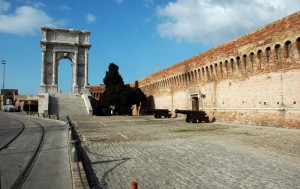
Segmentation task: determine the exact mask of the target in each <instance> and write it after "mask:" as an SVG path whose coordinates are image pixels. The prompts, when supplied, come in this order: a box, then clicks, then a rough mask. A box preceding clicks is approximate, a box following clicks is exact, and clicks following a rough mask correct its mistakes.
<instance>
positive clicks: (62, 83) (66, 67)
mask: <svg viewBox="0 0 300 189" xmlns="http://www.w3.org/2000/svg"><path fill="white" fill-rule="evenodd" d="M72 77H73V74H72V62H71V61H70V60H69V59H61V60H60V61H59V65H58V91H59V92H61V93H70V92H72V79H73V78H72Z"/></svg>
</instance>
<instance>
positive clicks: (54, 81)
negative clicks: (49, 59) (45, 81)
mask: <svg viewBox="0 0 300 189" xmlns="http://www.w3.org/2000/svg"><path fill="white" fill-rule="evenodd" d="M56 67H57V62H56V51H53V67H52V85H56V84H57V81H56V78H57V73H56V70H57V69H56Z"/></svg>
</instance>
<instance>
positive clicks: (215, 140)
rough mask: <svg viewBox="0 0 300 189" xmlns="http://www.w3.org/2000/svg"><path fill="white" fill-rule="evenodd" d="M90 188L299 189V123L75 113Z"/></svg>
mask: <svg viewBox="0 0 300 189" xmlns="http://www.w3.org/2000/svg"><path fill="white" fill-rule="evenodd" d="M76 123H77V124H78V128H77V131H78V133H79V135H80V137H81V140H83V142H82V146H83V147H84V149H85V151H86V153H87V155H88V157H89V159H90V162H91V166H92V167H91V168H90V169H89V172H88V175H89V177H90V182H91V183H92V188H113V189H115V188H130V186H131V182H132V181H133V180H135V181H137V182H138V187H139V188H141V189H145V188H151V189H152V188H156V189H158V188H163V189H169V188H172V189H174V188H176V189H177V188H280V189H281V188H300V179H299V178H300V163H299V162H300V129H298V130H297V129H286V128H275V127H262V126H253V125H239V124H225V123H201V124H187V123H185V121H184V119H179V118H178V119H154V118H152V117H149V116H146V117H125V116H124V117H121V116H120V117H115V116H114V117H88V118H84V117H81V118H78V119H77V120H76Z"/></svg>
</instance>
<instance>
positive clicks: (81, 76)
mask: <svg viewBox="0 0 300 189" xmlns="http://www.w3.org/2000/svg"><path fill="white" fill-rule="evenodd" d="M41 30H42V35H43V38H42V40H41V41H40V45H41V48H42V71H41V86H40V93H51V94H55V93H57V92H58V79H59V78H58V64H59V61H60V60H61V59H69V60H70V61H71V63H72V91H71V92H72V93H81V94H82V93H88V85H89V84H88V57H89V49H90V47H91V45H90V43H89V36H90V32H89V31H80V30H73V29H61V28H49V27H42V28H41Z"/></svg>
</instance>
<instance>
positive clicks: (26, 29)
mask: <svg viewBox="0 0 300 189" xmlns="http://www.w3.org/2000/svg"><path fill="white" fill-rule="evenodd" d="M299 10H300V1H295V0H284V1H282V0H272V1H269V0H172V1H170V0H0V59H1V60H2V59H5V60H6V62H7V64H6V77H5V80H6V81H5V88H11V89H19V93H20V94H38V92H39V86H40V82H41V76H40V75H41V49H40V45H39V41H40V40H41V32H40V28H41V26H48V27H59V28H72V29H78V30H89V31H91V37H90V43H91V44H92V47H91V50H90V57H89V83H90V85H99V84H100V83H103V77H104V76H105V71H107V69H108V65H109V63H111V62H113V63H115V64H117V65H118V66H119V71H120V74H121V75H122V77H123V79H124V81H125V83H130V82H133V81H135V80H138V79H140V78H143V77H145V76H147V75H149V74H152V73H154V72H155V70H156V66H157V68H158V70H161V69H164V68H167V67H168V66H171V65H173V64H175V63H177V62H180V61H182V60H184V59H187V58H189V57H191V56H194V55H196V54H198V53H201V52H203V51H205V50H207V49H209V48H211V47H214V46H216V45H219V44H222V43H224V42H226V41H228V40H230V39H234V38H236V37H238V36H240V35H243V34H245V33H247V32H250V31H253V30H255V29H257V28H259V27H262V26H264V25H266V24H268V23H270V22H273V21H276V20H278V19H280V18H282V17H285V16H287V15H289V14H292V13H294V12H296V11H299ZM0 71H1V73H0V74H1V79H0V81H1V86H2V81H3V79H2V77H3V76H2V72H3V65H1V69H0ZM58 84H59V89H61V90H62V91H63V92H68V91H70V88H71V66H70V62H69V61H68V60H62V61H60V66H59V79H58Z"/></svg>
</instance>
